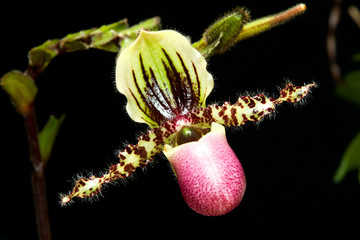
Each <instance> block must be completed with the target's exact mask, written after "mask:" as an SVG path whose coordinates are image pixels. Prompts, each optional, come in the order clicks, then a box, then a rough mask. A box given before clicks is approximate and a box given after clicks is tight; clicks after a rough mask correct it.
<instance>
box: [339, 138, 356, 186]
mask: <svg viewBox="0 0 360 240" xmlns="http://www.w3.org/2000/svg"><path fill="white" fill-rule="evenodd" d="M356 169H358V174H359V175H358V180H359V183H360V132H359V133H358V134H357V135H356V136H355V138H354V139H353V140H352V141H351V142H350V144H349V145H348V147H347V148H346V150H345V153H344V155H343V156H342V159H341V163H340V165H339V167H338V169H337V170H336V173H335V175H334V178H333V181H334V182H335V183H339V182H341V181H342V180H343V179H344V177H345V175H346V174H347V173H348V172H350V171H353V170H356Z"/></svg>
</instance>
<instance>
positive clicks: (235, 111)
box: [61, 5, 315, 216]
mask: <svg viewBox="0 0 360 240" xmlns="http://www.w3.org/2000/svg"><path fill="white" fill-rule="evenodd" d="M303 6H304V5H303ZM243 16H244V14H243ZM241 21H243V20H241ZM215 25H216V24H215ZM248 27H249V26H248ZM249 28H251V26H250V27H249ZM211 31H212V30H211V29H210V30H209V31H208V32H211ZM216 34H217V35H216ZM237 35H239V33H237ZM222 36H224V34H223V32H219V33H213V36H212V38H213V40H212V41H213V42H214V44H212V45H211V44H208V46H210V45H211V47H210V48H207V49H206V48H205V47H204V44H205V43H204V41H200V42H198V43H196V44H194V45H191V43H190V42H189V40H188V38H186V37H185V36H183V35H181V34H180V33H178V32H176V31H173V30H162V31H154V32H152V31H147V30H144V29H143V30H141V31H140V32H139V34H138V36H137V38H136V40H135V41H134V42H132V43H131V44H129V45H128V46H127V47H126V48H125V49H124V50H122V51H121V52H120V54H119V56H118V58H117V62H116V87H117V89H118V90H119V92H120V93H122V94H124V95H125V96H126V98H127V105H126V111H127V113H128V114H129V116H130V117H131V118H132V120H134V121H135V122H139V123H146V124H148V125H149V127H150V130H149V131H148V132H147V133H145V134H143V135H141V136H140V137H139V138H138V143H137V144H135V145H132V144H130V145H128V146H126V147H125V149H124V150H123V151H120V152H119V154H118V158H119V163H118V164H116V165H113V166H111V167H110V169H109V171H108V172H107V173H106V174H104V175H102V176H91V177H89V178H88V179H85V178H80V179H78V180H77V181H76V183H75V186H74V189H73V190H72V191H71V192H70V193H69V194H68V195H64V196H62V199H61V203H62V204H67V203H69V202H71V201H72V200H73V198H75V197H79V198H89V197H93V196H94V195H97V194H98V193H99V192H100V190H101V188H102V185H103V184H106V183H109V182H112V181H115V180H117V179H119V178H126V177H128V176H130V175H131V174H132V173H133V172H134V171H135V170H136V169H137V168H143V167H145V166H146V165H147V164H149V163H150V162H151V161H152V160H153V159H154V157H155V156H156V155H157V154H161V153H163V154H164V155H165V156H166V158H167V159H168V160H169V162H170V164H171V167H172V169H173V171H174V173H175V175H176V177H177V180H178V183H179V186H180V189H181V192H182V195H183V197H184V199H185V201H186V203H187V204H188V205H189V207H190V208H191V209H193V210H194V211H196V212H198V213H200V214H203V215H207V216H216V215H223V214H226V213H228V212H230V211H231V210H233V209H234V208H235V207H236V206H238V205H239V203H240V202H241V199H242V198H243V196H244V192H245V189H246V178H245V173H244V170H243V168H242V166H241V163H240V161H239V159H238V158H237V156H236V155H235V153H234V151H233V150H232V149H231V147H230V146H229V144H228V142H227V139H226V134H225V127H231V126H233V127H240V126H242V125H243V124H245V123H247V122H258V121H260V120H261V119H263V118H264V117H265V116H268V115H270V114H271V113H273V112H274V110H275V107H276V106H277V105H279V104H281V103H283V102H290V103H295V102H299V101H300V100H302V99H303V98H304V97H305V96H306V95H307V94H308V92H309V90H310V88H311V87H313V86H314V85H315V84H314V83H311V84H307V85H304V86H294V85H292V84H291V83H288V84H287V85H286V87H285V88H283V89H282V90H281V91H280V95H279V97H278V98H276V99H275V98H270V97H267V96H265V95H263V94H257V95H255V96H242V97H239V99H238V100H237V101H236V102H235V103H234V104H231V103H229V102H225V103H224V104H222V105H218V104H212V105H207V104H206V99H207V97H208V96H209V94H210V93H211V91H212V90H213V87H214V80H213V77H212V75H211V74H210V73H209V72H208V71H207V69H206V65H207V62H206V59H205V58H204V55H205V56H208V55H209V53H211V52H212V51H213V50H214V49H215V51H218V52H223V51H221V49H220V50H219V49H217V47H218V46H220V45H221V44H222V42H221V39H222V38H221V37H222ZM236 38H239V37H238V36H236ZM194 46H195V47H196V48H195V47H194Z"/></svg>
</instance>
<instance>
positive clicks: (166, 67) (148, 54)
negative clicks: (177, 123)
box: [116, 30, 214, 127]
mask: <svg viewBox="0 0 360 240" xmlns="http://www.w3.org/2000/svg"><path fill="white" fill-rule="evenodd" d="M116 86H117V89H118V90H119V91H120V92H121V93H123V94H124V95H125V96H126V98H127V101H128V102H127V105H126V110H127V112H128V114H129V115H130V117H131V118H132V119H133V120H134V121H136V122H143V123H147V124H149V125H150V126H151V127H157V126H159V125H161V124H162V123H164V122H166V121H168V120H172V119H174V118H175V117H176V116H178V115H183V114H186V113H188V112H191V111H192V110H194V109H196V108H199V107H204V106H205V101H206V98H207V96H208V95H209V94H210V92H211V90H212V88H213V86H214V81H213V78H212V76H211V74H210V73H208V72H207V70H206V61H205V59H204V57H203V56H202V55H201V54H200V53H199V52H198V51H197V50H196V49H194V48H193V47H192V46H191V44H190V42H189V41H188V40H187V39H186V37H184V36H183V35H181V34H180V33H178V32H175V31H172V30H164V31H158V32H149V31H145V30H142V31H141V32H140V34H139V36H138V38H137V40H136V41H135V42H134V43H133V44H132V45H130V46H129V47H127V48H126V49H125V50H124V51H122V52H121V53H120V55H119V57H118V59H117V63H116Z"/></svg>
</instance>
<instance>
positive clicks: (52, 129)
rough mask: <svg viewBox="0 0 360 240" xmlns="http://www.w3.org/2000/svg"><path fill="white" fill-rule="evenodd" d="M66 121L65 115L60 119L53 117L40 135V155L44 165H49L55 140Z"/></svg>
mask: <svg viewBox="0 0 360 240" xmlns="http://www.w3.org/2000/svg"><path fill="white" fill-rule="evenodd" d="M64 120H65V115H64V114H63V115H61V117H60V118H56V117H55V116H53V115H51V116H50V118H49V120H48V122H47V123H46V124H45V126H44V127H43V129H42V130H41V131H40V133H39V136H38V137H39V146H40V153H41V159H42V161H43V162H44V163H47V162H48V160H49V158H50V155H51V152H52V149H53V146H54V143H55V139H56V137H57V134H58V132H59V129H60V127H61V125H62V123H63V122H64Z"/></svg>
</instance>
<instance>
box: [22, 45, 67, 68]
mask: <svg viewBox="0 0 360 240" xmlns="http://www.w3.org/2000/svg"><path fill="white" fill-rule="evenodd" d="M59 42H60V40H59V39H52V40H48V41H46V42H45V43H43V44H41V45H40V46H37V47H34V48H32V49H31V50H30V51H29V53H28V56H29V66H31V67H32V68H33V71H36V72H42V71H44V69H45V68H46V67H47V65H48V64H49V63H50V61H51V60H52V59H53V58H54V57H55V56H56V55H57V54H58V51H57V49H56V48H55V46H57V44H59Z"/></svg>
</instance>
